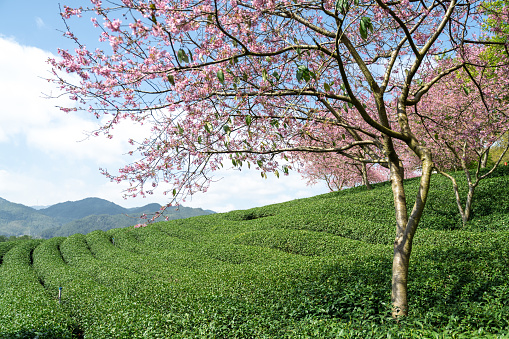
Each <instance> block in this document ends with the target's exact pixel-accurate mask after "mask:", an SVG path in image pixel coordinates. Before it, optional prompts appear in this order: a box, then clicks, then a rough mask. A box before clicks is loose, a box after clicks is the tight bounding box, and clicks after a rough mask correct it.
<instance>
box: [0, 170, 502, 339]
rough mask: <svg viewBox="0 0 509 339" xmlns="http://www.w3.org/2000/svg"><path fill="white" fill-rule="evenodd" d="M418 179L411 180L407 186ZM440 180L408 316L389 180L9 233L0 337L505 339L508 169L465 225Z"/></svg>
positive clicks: (417, 256) (415, 266)
mask: <svg viewBox="0 0 509 339" xmlns="http://www.w3.org/2000/svg"><path fill="white" fill-rule="evenodd" d="M460 176H461V175H460ZM417 183H418V182H417V180H416V179H412V180H409V181H407V183H406V185H407V189H408V191H409V197H412V196H414V194H415V192H416V190H417ZM462 183H463V184H464V182H462ZM460 184H461V181H460ZM432 185H433V188H432V191H431V192H432V193H431V195H430V198H429V202H428V204H427V207H426V211H425V215H424V217H423V220H422V221H421V225H420V228H419V229H418V231H417V234H416V238H415V242H414V245H415V246H414V250H413V254H412V261H411V271H410V283H409V294H410V308H411V315H410V316H409V317H408V318H407V319H405V320H403V321H400V322H399V323H396V322H394V321H393V320H392V319H390V317H389V314H390V313H389V308H390V275H391V259H392V258H391V254H392V246H391V243H392V242H393V238H394V212H393V203H392V193H391V190H390V185H388V184H387V183H385V184H384V183H382V184H378V185H375V187H374V189H373V190H372V191H366V190H364V189H363V188H354V189H349V190H345V191H342V192H336V193H330V194H325V195H320V196H316V197H313V198H308V199H301V200H295V201H291V202H287V203H282V204H276V205H269V206H265V207H261V208H255V209H250V210H245V211H233V212H230V213H224V214H215V215H210V216H203V217H196V218H190V219H185V220H177V221H171V222H164V223H157V224H154V225H149V226H148V227H146V228H141V229H134V228H132V227H131V228H126V229H115V230H110V231H108V232H102V231H95V232H92V233H89V234H87V235H80V234H77V235H73V236H70V237H67V238H63V237H62V238H52V239H49V240H44V241H40V240H31V241H25V242H16V243H9V242H7V243H0V257H1V258H2V261H1V265H0V338H36V337H37V338H73V337H75V338H81V337H86V338H380V337H384V338H410V337H414V338H475V337H479V338H487V337H493V338H507V337H508V334H509V322H508V318H507V314H509V306H508V305H509V278H508V276H509V275H508V274H509V253H508V249H507V243H508V242H509V189H508V188H509V171H508V170H507V168H504V167H503V168H501V169H500V171H498V172H497V174H496V175H495V176H494V177H493V178H491V179H488V180H486V181H484V182H483V183H482V184H481V186H480V187H479V188H478V190H477V192H476V194H477V196H476V201H475V202H474V209H473V214H472V221H471V222H469V223H468V224H467V226H466V227H462V226H461V221H460V218H459V216H458V213H457V211H456V205H455V202H454V199H453V194H452V190H451V186H450V183H449V182H448V181H446V180H445V179H443V178H442V177H440V176H438V175H436V176H434V177H433V179H432ZM60 287H61V288H62V294H61V299H60V300H59V299H58V290H59V288H60Z"/></svg>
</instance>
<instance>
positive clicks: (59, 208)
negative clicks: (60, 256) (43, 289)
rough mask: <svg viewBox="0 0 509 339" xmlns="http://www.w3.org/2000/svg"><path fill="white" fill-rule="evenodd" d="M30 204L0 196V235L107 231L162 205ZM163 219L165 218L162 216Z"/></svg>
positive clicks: (184, 212)
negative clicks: (26, 204) (44, 205)
mask: <svg viewBox="0 0 509 339" xmlns="http://www.w3.org/2000/svg"><path fill="white" fill-rule="evenodd" d="M37 208H38V209H36V208H33V207H28V206H25V205H22V204H16V203H13V202H10V201H7V200H5V199H2V198H0V235H6V236H12V235H14V236H19V235H25V234H28V235H31V236H32V237H41V238H51V237H55V236H69V235H72V234H75V233H82V234H86V233H89V232H91V231H94V230H103V231H107V230H109V229H112V228H119V227H127V226H131V225H136V224H138V223H143V222H144V221H143V219H141V218H140V216H142V215H143V214H146V215H151V214H152V215H153V214H154V213H155V212H157V211H159V210H160V208H161V205H159V204H148V205H145V206H142V207H135V208H124V207H122V206H119V205H117V204H115V203H113V202H111V201H108V200H104V199H100V198H86V199H83V200H79V201H67V202H62V203H59V204H56V205H52V206H49V207H46V208H40V207H37ZM212 213H214V212H213V211H210V210H203V209H201V208H191V207H184V206H179V207H169V208H167V209H166V210H165V212H164V214H163V216H164V217H168V219H170V220H173V219H184V218H189V217H193V216H198V215H206V214H212ZM161 220H164V219H163V218H161Z"/></svg>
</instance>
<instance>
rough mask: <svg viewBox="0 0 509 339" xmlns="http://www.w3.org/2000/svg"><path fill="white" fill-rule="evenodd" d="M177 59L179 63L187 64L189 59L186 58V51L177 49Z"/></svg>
mask: <svg viewBox="0 0 509 339" xmlns="http://www.w3.org/2000/svg"><path fill="white" fill-rule="evenodd" d="M177 58H178V60H179V62H185V63H188V62H189V57H188V56H187V54H186V51H184V50H183V49H182V48H181V49H179V51H178V52H177Z"/></svg>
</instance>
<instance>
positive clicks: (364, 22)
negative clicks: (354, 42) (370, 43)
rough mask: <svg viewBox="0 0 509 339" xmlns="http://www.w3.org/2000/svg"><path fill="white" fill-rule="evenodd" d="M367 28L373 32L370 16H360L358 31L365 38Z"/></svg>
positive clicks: (366, 36)
mask: <svg viewBox="0 0 509 339" xmlns="http://www.w3.org/2000/svg"><path fill="white" fill-rule="evenodd" d="M368 30H369V31H371V33H373V24H372V23H371V18H368V17H362V19H361V22H360V25H359V32H360V33H361V37H362V38H363V39H364V40H366V39H367V38H368Z"/></svg>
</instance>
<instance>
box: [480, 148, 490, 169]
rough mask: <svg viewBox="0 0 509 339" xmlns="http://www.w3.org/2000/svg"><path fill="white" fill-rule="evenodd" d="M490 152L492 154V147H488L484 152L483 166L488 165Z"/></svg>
mask: <svg viewBox="0 0 509 339" xmlns="http://www.w3.org/2000/svg"><path fill="white" fill-rule="evenodd" d="M489 154H490V149H489V148H488V149H487V150H486V152H484V154H483V155H482V158H481V168H486V166H487V165H488V158H489Z"/></svg>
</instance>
